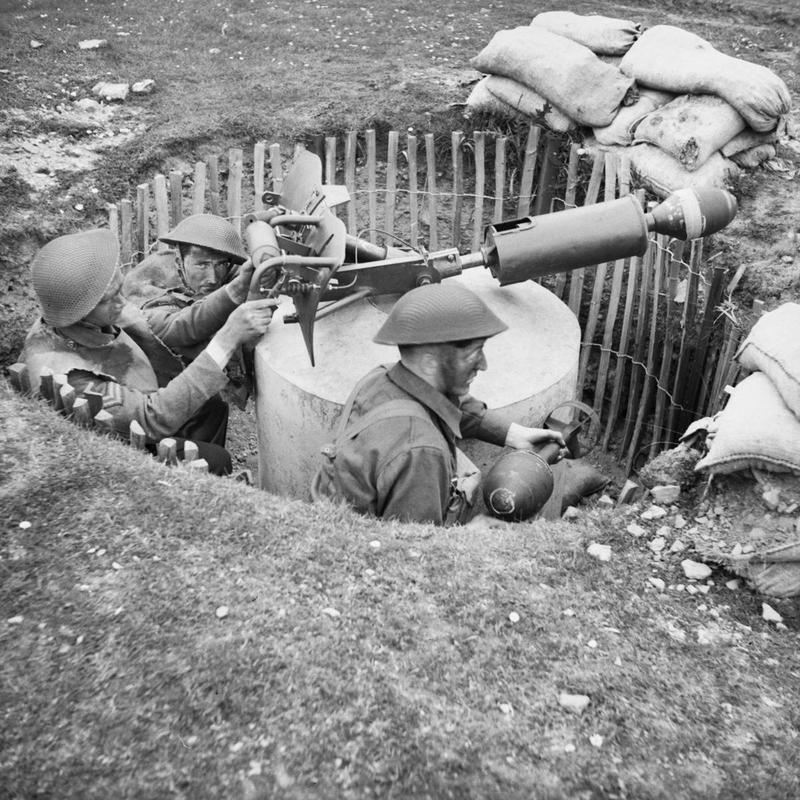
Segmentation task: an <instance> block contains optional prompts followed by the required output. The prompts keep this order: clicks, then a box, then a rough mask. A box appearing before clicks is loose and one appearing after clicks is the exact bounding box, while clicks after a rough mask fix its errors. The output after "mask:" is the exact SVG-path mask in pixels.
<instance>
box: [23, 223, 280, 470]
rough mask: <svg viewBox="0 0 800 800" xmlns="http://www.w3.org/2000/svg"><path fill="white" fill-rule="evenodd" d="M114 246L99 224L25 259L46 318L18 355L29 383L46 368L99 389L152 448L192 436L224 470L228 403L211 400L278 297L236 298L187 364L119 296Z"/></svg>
mask: <svg viewBox="0 0 800 800" xmlns="http://www.w3.org/2000/svg"><path fill="white" fill-rule="evenodd" d="M118 264H119V246H118V244H117V239H116V237H115V236H114V234H113V233H111V231H109V230H105V229H95V230H90V231H85V232H82V233H75V234H70V235H67V236H60V237H58V238H57V239H54V240H53V241H51V242H49V243H48V244H46V245H45V246H44V247H42V248H41V249H40V250H39V251H38V252H37V254H36V255H35V256H34V259H33V262H32V264H31V273H32V278H33V286H34V290H35V291H36V295H37V297H38V299H39V303H40V305H41V309H42V316H41V318H40V319H39V320H37V321H36V322H35V323H34V325H33V327H32V328H31V329H30V331H29V332H28V335H27V337H26V339H25V345H24V348H23V351H22V356H21V359H20V360H21V361H23V362H24V363H25V364H26V365H27V366H28V371H29V374H30V376H31V388H32V389H33V391H37V390H38V387H39V376H40V373H41V371H42V369H43V368H45V367H47V368H49V369H51V370H53V372H55V373H57V374H64V375H66V377H67V381H68V383H69V384H70V386H72V387H73V388H74V389H75V391H76V393H77V394H78V396H81V395H82V394H83V393H85V392H87V391H93V392H96V393H99V394H100V395H101V396H102V398H103V408H104V409H105V410H106V411H108V412H109V413H110V414H111V417H112V421H113V427H114V430H115V431H116V432H118V433H119V434H120V435H123V436H126V435H127V434H128V430H129V427H130V423H131V421H132V420H136V421H137V422H138V423H139V424H140V425H141V426H142V427H143V428H144V431H145V433H146V434H147V436H148V438H149V445H150V447H151V448H152V449H154V445H155V443H156V442H157V441H159V440H160V439H162V438H164V437H166V436H173V437H176V438H178V439H180V440H181V442H179V445H180V444H181V443H182V441H183V440H185V439H191V440H192V441H194V442H196V443H197V444H198V445H199V446H200V452H201V455H202V457H204V458H205V459H206V461H208V462H209V465H210V467H211V468H212V470H213V471H215V472H218V473H225V472H230V468H231V463H230V456H229V455H228V454H227V451H225V450H224V449H223V448H224V443H225V429H226V424H227V406H225V408H224V413H223V410H221V409H220V407H219V405H218V404H215V403H214V402H213V399H214V397H215V396H217V395H218V393H219V391H220V390H221V389H222V388H223V387H224V386H225V385H226V383H227V377H226V375H225V366H226V364H227V362H228V360H229V359H230V357H231V355H232V354H233V352H234V351H235V350H236V349H237V348H238V347H239V346H240V345H241V344H244V343H248V342H251V341H254V340H255V339H257V338H258V337H260V336H261V335H262V334H263V333H264V332H265V331H266V328H267V326H268V325H269V322H270V320H271V318H272V309H273V306H274V303H273V302H271V301H269V300H256V301H253V302H246V303H244V304H242V305H239V306H237V307H236V308H235V310H234V311H233V312H232V313H231V314H230V315H229V316H228V317H227V319H226V320H225V322H224V324H222V325H221V326H220V328H219V330H217V332H216V333H215V334H214V335H213V336H212V337H211V340H210V342H209V343H208V345H207V346H206V347H205V348H204V349H203V350H202V351H201V352H200V353H198V355H197V357H196V358H195V359H194V360H193V361H192V363H191V364H189V365H188V366H186V365H185V363H184V362H183V361H182V359H181V358H180V357H179V356H177V355H176V354H175V353H174V352H173V351H172V350H171V349H170V348H168V347H167V346H166V345H165V344H164V343H163V341H162V340H161V339H159V338H158V337H157V336H155V335H154V334H153V332H152V330H151V329H150V327H149V325H148V324H147V321H146V320H145V319H144V317H143V316H142V313H141V312H140V311H139V309H137V308H136V307H135V306H133V305H132V304H130V303H126V301H125V298H124V297H123V296H122V293H121V287H122V273H121V271H120V268H119V265H118Z"/></svg>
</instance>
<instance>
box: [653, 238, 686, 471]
mask: <svg viewBox="0 0 800 800" xmlns="http://www.w3.org/2000/svg"><path fill="white" fill-rule="evenodd" d="M684 244H685V243H684V242H682V241H679V240H673V241H672V242H670V244H669V246H668V252H667V262H668V264H667V268H668V270H669V277H668V279H667V286H666V298H665V302H664V317H663V319H664V343H663V349H662V352H661V371H660V372H659V375H658V384H657V386H656V410H655V414H654V416H653V438H652V440H651V442H650V458H653V457H654V456H656V455H657V454H658V452H659V451H660V450H663V449H664V447H663V446H662V445H663V443H667V444H669V443H671V442H672V441H673V440H674V439H675V436H674V434H673V432H672V431H668V430H667V431H665V430H664V411H665V409H666V405H667V399H668V398H667V392H668V389H667V386H668V385H669V374H670V370H671V369H672V355H673V350H674V336H673V327H674V326H673V316H674V307H675V304H674V299H675V294H676V293H677V291H678V276H679V273H680V266H681V260H682V259H683V248H684Z"/></svg>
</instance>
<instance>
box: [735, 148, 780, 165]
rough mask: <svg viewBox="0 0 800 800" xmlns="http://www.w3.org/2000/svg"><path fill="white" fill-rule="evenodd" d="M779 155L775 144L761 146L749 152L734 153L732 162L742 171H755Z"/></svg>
mask: <svg viewBox="0 0 800 800" xmlns="http://www.w3.org/2000/svg"><path fill="white" fill-rule="evenodd" d="M777 153H778V151H777V149H776V147H775V145H774V144H759V145H756V146H755V147H751V148H750V149H749V150H742V151H740V152H739V153H734V154H733V155H732V156H731V161H733V163H734V164H736V166H738V167H741V168H742V169H755V168H756V167H758V166H761V164H763V163H764V162H765V161H769V160H770V159H771V158H775V156H776V155H777Z"/></svg>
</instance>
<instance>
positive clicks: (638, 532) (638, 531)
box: [625, 522, 647, 539]
mask: <svg viewBox="0 0 800 800" xmlns="http://www.w3.org/2000/svg"><path fill="white" fill-rule="evenodd" d="M625 530H626V531H628V533H629V534H630V535H631V536H635V537H636V538H637V539H638V538H639V537H640V536H644V535H645V534H646V533H647V528H643V527H642V526H641V525H637V524H636V523H635V522H631V524H630V525H628V527H627V528H625Z"/></svg>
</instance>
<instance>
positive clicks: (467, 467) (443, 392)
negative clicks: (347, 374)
mask: <svg viewBox="0 0 800 800" xmlns="http://www.w3.org/2000/svg"><path fill="white" fill-rule="evenodd" d="M506 327H507V326H506V324H505V323H504V322H503V321H502V320H500V319H499V318H498V317H497V316H496V315H495V314H494V313H493V312H492V311H491V310H490V309H489V308H488V306H487V305H486V304H485V303H484V302H483V300H481V299H480V298H479V297H478V296H477V295H475V294H474V293H473V292H471V291H470V290H469V289H467V288H465V287H464V286H461V285H460V284H458V283H456V282H453V281H447V282H446V283H441V284H431V285H427V286H421V287H418V288H416V289H413V290H412V291H410V292H408V293H407V294H405V295H403V296H402V297H401V298H400V299H399V300H398V301H397V303H396V304H395V305H394V307H393V308H392V311H391V313H390V314H389V316H388V318H387V319H386V321H385V323H384V324H383V326H382V327H381V329H380V330H379V331H378V333H377V334H376V336H375V337H374V341H375V342H378V343H379V344H391V345H397V347H398V348H399V351H400V360H399V361H398V362H397V363H395V364H394V365H392V366H390V367H378V368H377V369H375V370H373V371H371V372H370V373H368V374H367V375H366V376H365V377H364V378H363V379H362V380H361V381H360V382H359V383H358V385H357V386H356V387H355V389H354V390H353V392H352V393H351V395H350V397H349V398H348V400H347V402H346V403H345V407H344V409H343V412H342V417H341V421H340V427H339V431H338V433H337V436H336V440H335V441H334V442H333V443H332V444H331V445H327V446H326V447H325V448H324V449H323V453H324V461H323V464H322V466H321V468H320V469H319V471H318V472H317V474H316V476H315V478H314V481H313V485H312V496H313V497H314V499H315V500H321V499H323V498H328V499H330V500H335V501H346V502H347V503H348V504H350V505H351V506H352V507H353V508H354V509H355V510H356V511H359V512H361V513H363V514H367V515H370V516H375V517H381V518H396V519H400V520H402V521H410V522H432V523H435V524H440V525H448V524H454V523H457V522H462V523H463V522H466V521H467V520H468V519H469V517H470V516H471V514H472V513H473V503H474V499H475V496H476V494H477V490H478V488H479V486H480V473H479V472H478V470H477V468H476V467H475V465H474V464H472V463H471V462H469V460H468V459H467V458H466V456H465V455H464V454H463V453H462V452H461V451H460V449H459V448H458V447H457V443H458V442H459V440H460V439H464V438H476V439H480V440H482V441H486V442H491V443H492V444H496V445H499V446H507V447H513V448H517V449H530V448H531V447H532V446H533V445H535V444H539V443H544V442H549V441H556V442H558V443H559V444H561V445H563V444H564V442H563V439H562V437H561V435H560V434H559V433H557V432H555V431H549V430H545V429H542V428H529V427H525V426H522V425H518V424H516V423H511V424H509V423H508V422H507V421H506V420H505V419H503V418H502V417H501V416H500V415H499V414H497V413H496V412H493V411H490V410H488V409H487V408H486V405H485V404H484V403H482V402H480V401H479V400H476V399H475V398H474V397H472V396H471V395H470V394H469V386H470V383H471V382H472V380H473V379H474V378H475V376H476V375H477V374H478V372H479V371H480V370H484V369H486V366H487V363H486V357H485V355H484V352H483V345H484V342H485V341H486V340H487V339H488V338H490V337H492V336H495V335H497V334H498V333H501V332H502V331H504V330H505V329H506Z"/></svg>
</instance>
